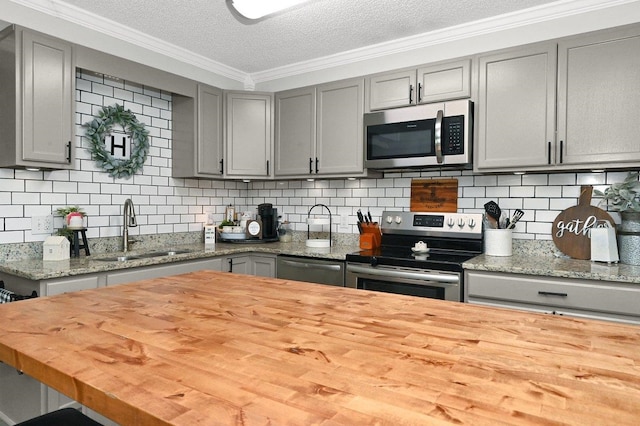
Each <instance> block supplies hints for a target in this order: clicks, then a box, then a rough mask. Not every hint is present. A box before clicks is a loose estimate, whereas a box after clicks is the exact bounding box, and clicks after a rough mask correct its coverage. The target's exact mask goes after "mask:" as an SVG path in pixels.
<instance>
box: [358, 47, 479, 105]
mask: <svg viewBox="0 0 640 426" xmlns="http://www.w3.org/2000/svg"><path fill="white" fill-rule="evenodd" d="M470 96H471V60H470V59H460V60H456V61H451V62H443V63H436V64H432V65H428V66H424V67H421V68H418V69H409V70H403V71H395V72H392V73H385V74H380V75H374V76H371V77H369V78H367V99H368V110H369V111H375V110H380V109H388V108H397V107H403V106H409V105H418V104H423V103H431V102H439V101H444V100H450V99H460V98H468V97H470Z"/></svg>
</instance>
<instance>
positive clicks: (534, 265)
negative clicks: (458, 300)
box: [462, 253, 640, 284]
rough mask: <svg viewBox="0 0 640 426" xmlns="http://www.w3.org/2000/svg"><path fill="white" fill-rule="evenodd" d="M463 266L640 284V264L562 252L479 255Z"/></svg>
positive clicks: (489, 270) (474, 269)
mask: <svg viewBox="0 0 640 426" xmlns="http://www.w3.org/2000/svg"><path fill="white" fill-rule="evenodd" d="M462 266H463V267H464V269H466V270H473V271H486V272H503V273H512V274H525V275H538V276H543V277H557V278H573V279H588V280H601V281H616V282H624V283H632V284H640V266H633V265H626V264H623V263H612V264H606V263H600V262H591V261H589V260H578V259H571V258H568V257H564V256H548V255H536V254H531V253H514V254H513V256H507V257H500V256H487V255H480V256H477V257H475V258H473V259H471V260H469V261H467V262H464V263H463V265H462Z"/></svg>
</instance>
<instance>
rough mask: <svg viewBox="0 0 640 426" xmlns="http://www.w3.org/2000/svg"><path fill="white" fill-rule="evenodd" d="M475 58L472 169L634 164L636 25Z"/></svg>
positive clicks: (639, 152)
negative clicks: (476, 78)
mask: <svg viewBox="0 0 640 426" xmlns="http://www.w3.org/2000/svg"><path fill="white" fill-rule="evenodd" d="M478 64H479V72H478V75H479V80H480V81H479V95H478V119H477V120H476V124H477V128H478V138H477V140H476V146H475V162H474V170H476V171H479V172H494V171H495V172H509V171H512V172H525V171H554V170H555V171H560V170H576V169H593V168H598V169H600V168H620V167H635V166H637V165H639V164H640V144H638V142H637V135H638V134H639V133H640V121H639V120H638V119H637V114H638V111H639V110H640V98H638V96H635V95H634V94H636V93H639V92H640V78H638V69H640V27H638V26H637V25H636V26H630V27H624V28H619V29H614V30H606V31H600V32H596V33H589V34H586V35H581V36H576V37H571V38H567V39H563V40H560V41H559V42H554V43H543V44H538V45H533V46H525V47H522V48H517V49H510V50H506V51H500V52H496V53H489V54H487V55H482V56H480V57H479V60H478ZM556 93H557V94H556Z"/></svg>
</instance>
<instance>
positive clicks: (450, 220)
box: [447, 217, 456, 228]
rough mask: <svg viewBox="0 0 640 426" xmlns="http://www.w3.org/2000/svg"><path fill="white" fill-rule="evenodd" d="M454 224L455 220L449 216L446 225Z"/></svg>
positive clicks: (451, 225) (450, 226)
mask: <svg viewBox="0 0 640 426" xmlns="http://www.w3.org/2000/svg"><path fill="white" fill-rule="evenodd" d="M455 224H456V221H455V220H454V219H453V218H452V217H450V218H449V220H447V225H449V228H452V227H453V225H455Z"/></svg>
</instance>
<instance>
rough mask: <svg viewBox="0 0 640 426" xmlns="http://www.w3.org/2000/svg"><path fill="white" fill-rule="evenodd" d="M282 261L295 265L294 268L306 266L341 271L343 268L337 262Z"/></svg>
mask: <svg viewBox="0 0 640 426" xmlns="http://www.w3.org/2000/svg"><path fill="white" fill-rule="evenodd" d="M282 263H284V264H285V265H288V266H293V267H294V268H305V269H308V268H314V269H324V270H326V271H339V270H340V268H341V265H336V264H332V265H323V264H320V263H306V262H294V261H291V260H282Z"/></svg>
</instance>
